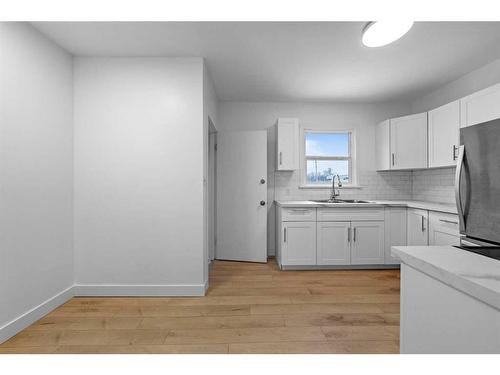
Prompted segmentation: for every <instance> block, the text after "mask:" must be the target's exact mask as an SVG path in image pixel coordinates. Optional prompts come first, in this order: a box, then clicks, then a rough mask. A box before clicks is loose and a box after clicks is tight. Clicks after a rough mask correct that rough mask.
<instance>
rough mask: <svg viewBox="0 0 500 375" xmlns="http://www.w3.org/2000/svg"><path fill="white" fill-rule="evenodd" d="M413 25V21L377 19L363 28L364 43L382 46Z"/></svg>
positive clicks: (368, 45) (404, 32) (370, 45)
mask: <svg viewBox="0 0 500 375" xmlns="http://www.w3.org/2000/svg"><path fill="white" fill-rule="evenodd" d="M412 26H413V21H375V22H369V23H368V24H367V25H366V26H365V28H364V29H363V37H362V41H363V44H364V45H365V46H367V47H381V46H385V45H387V44H389V43H392V42H394V41H396V40H398V39H399V38H401V37H402V36H403V35H405V34H406V33H407V32H408V31H410V29H411V27H412Z"/></svg>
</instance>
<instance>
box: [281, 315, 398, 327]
mask: <svg viewBox="0 0 500 375" xmlns="http://www.w3.org/2000/svg"><path fill="white" fill-rule="evenodd" d="M284 319H285V325H286V326H287V327H308V326H315V327H328V326H346V325H347V326H385V325H390V326H398V327H399V314H307V315H302V314H297V315H285V316H284Z"/></svg>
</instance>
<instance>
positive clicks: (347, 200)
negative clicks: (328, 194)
mask: <svg viewBox="0 0 500 375" xmlns="http://www.w3.org/2000/svg"><path fill="white" fill-rule="evenodd" d="M310 201H311V202H314V203H373V202H370V201H362V200H358V199H319V200H313V199H311V200H310Z"/></svg>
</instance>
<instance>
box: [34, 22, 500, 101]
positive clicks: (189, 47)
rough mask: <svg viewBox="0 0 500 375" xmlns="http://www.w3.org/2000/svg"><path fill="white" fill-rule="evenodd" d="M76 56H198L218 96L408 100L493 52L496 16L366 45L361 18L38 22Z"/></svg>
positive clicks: (428, 25) (497, 51)
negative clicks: (251, 20)
mask: <svg viewBox="0 0 500 375" xmlns="http://www.w3.org/2000/svg"><path fill="white" fill-rule="evenodd" d="M33 25H34V26H35V27H36V28H37V29H39V30H40V31H41V32H42V33H44V34H46V35H47V36H48V37H49V38H51V39H52V40H54V41H55V42H57V43H58V44H59V45H61V46H63V47H64V48H65V49H67V50H68V51H70V52H71V53H73V54H75V55H82V56H202V57H205V58H206V62H207V66H208V70H209V72H210V75H211V77H212V80H213V81H214V85H215V90H216V92H217V95H218V97H219V99H221V100H238V101H356V102H376V101H388V100H411V99H414V98H416V97H418V96H420V95H423V94H425V93H427V92H430V91H432V90H434V89H436V88H438V87H439V86H441V85H443V84H445V83H447V82H450V81H452V80H454V79H456V78H458V77H460V76H461V75H463V74H465V73H468V72H469V71H471V70H474V69H476V68H479V67H480V66H483V65H485V64H487V63H488V62H490V61H493V60H495V59H498V58H500V48H499V46H500V22H418V23H416V24H415V25H414V27H413V28H412V29H411V30H410V32H409V33H408V34H407V35H405V36H404V37H403V38H401V39H400V40H398V41H397V42H395V43H393V44H391V45H388V46H385V47H381V48H367V47H364V46H363V45H362V44H361V31H362V29H363V26H364V25H365V22H285V23H283V22H281V23H280V22H268V23H265V22H135V23H134V22H62V23H58V22H35V23H33Z"/></svg>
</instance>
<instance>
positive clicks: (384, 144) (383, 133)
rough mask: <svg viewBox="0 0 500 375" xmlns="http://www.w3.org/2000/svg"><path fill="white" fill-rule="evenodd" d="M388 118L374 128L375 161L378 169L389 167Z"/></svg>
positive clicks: (389, 124)
mask: <svg viewBox="0 0 500 375" xmlns="http://www.w3.org/2000/svg"><path fill="white" fill-rule="evenodd" d="M390 126H391V123H390V120H385V121H383V122H381V123H380V124H377V128H376V129H375V158H376V160H375V162H376V165H377V170H378V171H385V170H388V169H391V149H390V146H391V143H390V131H389V130H390Z"/></svg>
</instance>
